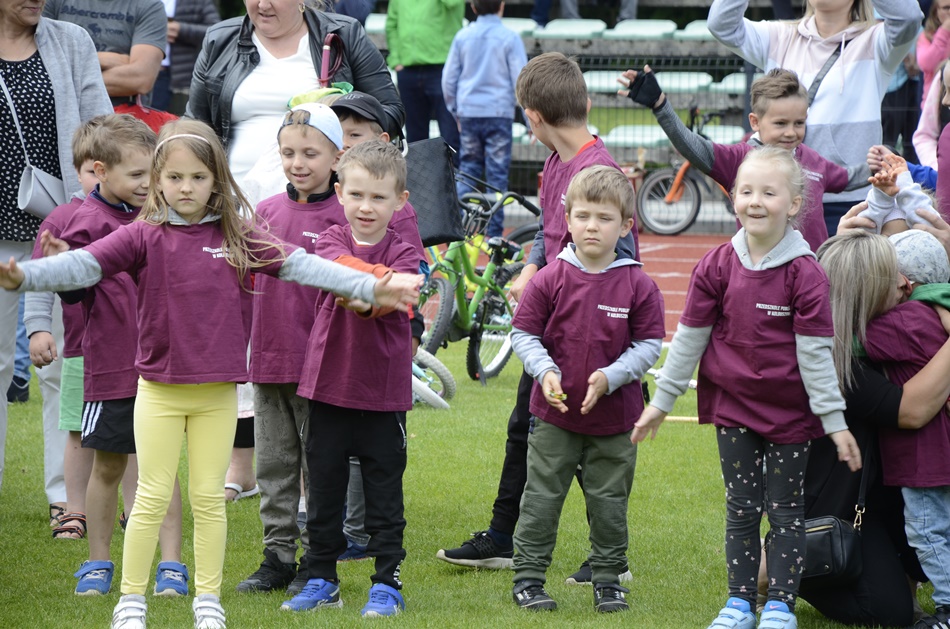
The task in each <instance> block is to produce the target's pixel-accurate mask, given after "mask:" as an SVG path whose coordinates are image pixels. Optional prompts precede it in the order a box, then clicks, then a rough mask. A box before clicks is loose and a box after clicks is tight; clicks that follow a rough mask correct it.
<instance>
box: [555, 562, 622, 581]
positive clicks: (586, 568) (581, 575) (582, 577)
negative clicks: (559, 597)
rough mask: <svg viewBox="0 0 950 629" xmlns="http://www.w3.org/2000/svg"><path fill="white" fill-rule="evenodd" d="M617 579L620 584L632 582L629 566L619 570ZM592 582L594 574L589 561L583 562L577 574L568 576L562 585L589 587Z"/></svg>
mask: <svg viewBox="0 0 950 629" xmlns="http://www.w3.org/2000/svg"><path fill="white" fill-rule="evenodd" d="M617 579H619V581H620V582H621V583H629V582H630V581H633V574H631V573H630V566H628V565H626V564H624V566H623V568H621V570H620V574H618V575H617ZM593 580H594V572H593V570H591V567H590V561H585V562H584V563H582V564H581V567H580V568H578V569H577V572H575V573H574V574H572V575H571V576H569V577H568V578H567V579H565V580H564V583H566V584H568V585H590V584H591V581H593Z"/></svg>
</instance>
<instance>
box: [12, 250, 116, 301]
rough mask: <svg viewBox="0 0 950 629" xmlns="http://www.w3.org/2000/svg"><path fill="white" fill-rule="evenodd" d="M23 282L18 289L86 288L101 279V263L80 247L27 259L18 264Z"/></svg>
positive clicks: (56, 290)
mask: <svg viewBox="0 0 950 629" xmlns="http://www.w3.org/2000/svg"><path fill="white" fill-rule="evenodd" d="M20 268H22V269H23V275H24V278H23V283H22V284H21V285H20V292H26V291H54V292H58V291H63V290H75V289H77V288H88V287H89V286H93V285H95V284H97V283H99V281H100V280H101V279H102V267H100V266H99V262H97V261H96V258H95V257H94V256H93V255H92V254H91V253H89V252H88V251H84V250H82V249H76V250H75V251H67V252H65V253H60V254H58V255H55V256H52V257H49V258H43V259H41V260H30V261H29V262H24V263H23V264H21V265H20Z"/></svg>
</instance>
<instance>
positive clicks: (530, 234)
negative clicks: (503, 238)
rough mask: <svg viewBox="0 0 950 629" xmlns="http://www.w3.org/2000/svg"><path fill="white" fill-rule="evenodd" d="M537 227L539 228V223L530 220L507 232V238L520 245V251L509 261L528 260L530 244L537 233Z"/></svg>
mask: <svg viewBox="0 0 950 629" xmlns="http://www.w3.org/2000/svg"><path fill="white" fill-rule="evenodd" d="M539 229H541V224H540V223H538V222H532V223H528V224H527V225H522V226H521V227H518V228H517V229H515V230H514V231H513V232H511V233H510V234H508V240H510V241H511V242H513V243H515V244H517V245H520V246H521V252H520V253H519V254H518V255H517V256H516V257H514V258H512V259H511V260H510V262H527V261H528V255H529V254H530V253H531V245H532V244H533V243H534V236H535V234H537V233H538V230H539Z"/></svg>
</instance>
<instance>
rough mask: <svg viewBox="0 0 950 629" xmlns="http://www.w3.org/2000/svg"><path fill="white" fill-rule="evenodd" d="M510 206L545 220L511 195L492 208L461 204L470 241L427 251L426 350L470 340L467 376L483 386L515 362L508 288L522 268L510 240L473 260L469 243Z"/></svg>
mask: <svg viewBox="0 0 950 629" xmlns="http://www.w3.org/2000/svg"><path fill="white" fill-rule="evenodd" d="M509 200H514V201H517V202H518V203H519V204H521V205H522V206H523V207H524V208H526V209H527V210H528V211H530V212H531V213H533V214H535V215H536V216H540V215H541V210H539V209H538V208H537V207H536V206H535V205H533V204H532V203H531V202H529V201H526V200H525V198H524V197H523V196H521V195H520V194H518V193H516V192H510V191H509V192H505V193H502V194H501V195H500V196H498V198H497V199H495V200H494V201H493V202H491V203H463V204H462V208H463V212H464V219H463V223H464V226H465V234H466V240H462V241H458V242H453V243H450V244H449V245H448V247H447V248H446V249H445V250H444V251H442V250H439V249H437V248H435V247H429V248H428V252H429V255H430V257H431V260H430V269H431V273H430V277H429V281H428V282H427V283H426V285H425V286H424V287H423V289H422V295H421V297H420V300H419V301H420V309H421V310H422V313H423V318H424V319H425V320H426V323H427V326H426V334H425V335H424V336H423V348H424V349H425V350H426V351H428V352H429V353H430V354H435V352H436V351H437V350H438V349H439V348H440V347H444V346H445V345H446V344H447V343H450V342H456V341H460V340H462V339H465V338H467V339H468V351H467V355H466V360H465V365H466V370H467V371H468V375H469V377H470V378H472V379H473V380H479V381H481V383H482V384H485V383H486V380H487V379H488V378H494V377H495V376H497V375H498V374H500V373H501V371H502V369H504V367H505V365H506V364H507V363H508V359H509V358H511V352H512V349H511V341H510V340H509V338H508V333H509V332H511V320H512V318H513V316H514V307H515V303H514V302H513V300H512V299H511V298H510V297H509V295H508V287H509V286H510V285H511V282H512V281H513V280H514V279H515V278H517V277H518V275H520V274H521V270H522V269H523V268H524V262H521V261H518V262H511V260H518V259H520V257H521V251H522V248H521V245H519V244H517V243H515V242H512V241H511V240H507V239H504V238H500V237H495V238H488V239H484V240H483V242H482V243H481V247H478V246H476V247H475V248H474V253H475V255H474V256H473V255H470V252H471V251H472V247H471V245H467V242H469V241H471V240H473V239H476V238H477V237H479V236H480V235H481V234H483V233H484V230H485V227H486V226H487V224H488V221H489V220H491V217H492V215H493V214H494V213H495V212H497V211H498V209H500V208H501V207H503V206H504V205H505V204H506V203H508V202H509ZM535 231H536V229H535ZM482 251H484V253H486V254H487V258H488V260H487V263H486V264H485V266H484V268H482V267H480V266H478V260H477V257H478V255H479V254H480V253H481V252H482ZM473 258H474V259H473Z"/></svg>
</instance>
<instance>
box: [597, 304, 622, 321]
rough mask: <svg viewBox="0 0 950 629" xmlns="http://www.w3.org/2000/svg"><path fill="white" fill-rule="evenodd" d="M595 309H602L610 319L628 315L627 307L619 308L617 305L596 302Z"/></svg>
mask: <svg viewBox="0 0 950 629" xmlns="http://www.w3.org/2000/svg"><path fill="white" fill-rule="evenodd" d="M597 310H604V311H605V312H606V313H607V316H608V317H609V318H611V319H626V318H628V317H629V316H630V309H629V308H620V307H618V306H605V305H604V304H597Z"/></svg>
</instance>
